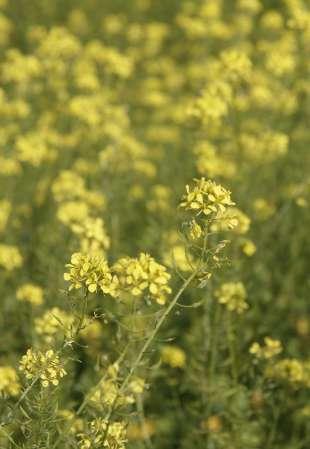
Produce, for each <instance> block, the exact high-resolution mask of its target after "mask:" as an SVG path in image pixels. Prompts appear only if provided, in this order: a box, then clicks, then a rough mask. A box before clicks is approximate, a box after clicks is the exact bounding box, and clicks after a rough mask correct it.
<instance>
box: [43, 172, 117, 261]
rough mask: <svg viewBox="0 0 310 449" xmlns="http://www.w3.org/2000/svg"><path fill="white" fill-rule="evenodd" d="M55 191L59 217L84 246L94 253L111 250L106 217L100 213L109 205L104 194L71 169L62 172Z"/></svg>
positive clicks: (53, 190) (54, 185) (55, 183)
mask: <svg viewBox="0 0 310 449" xmlns="http://www.w3.org/2000/svg"><path fill="white" fill-rule="evenodd" d="M80 165H81V164H80ZM84 168H85V167H84ZM52 192H53V195H54V198H55V200H56V201H57V203H58V204H59V205H58V210H57V218H58V219H59V220H60V221H61V222H62V223H63V224H65V225H66V226H67V227H68V228H69V229H70V230H71V231H72V233H73V234H75V235H76V236H77V237H78V239H79V242H80V250H81V251H82V252H85V253H93V254H95V253H100V252H102V251H105V250H107V249H108V248H109V246H110V239H109V237H108V235H107V232H106V229H105V224H104V221H103V219H102V218H99V217H96V215H97V214H98V211H99V210H102V209H103V208H104V206H105V198H104V196H103V195H102V194H101V193H99V192H97V191H94V190H88V189H86V186H85V181H84V179H83V178H82V177H81V176H80V175H79V174H78V173H76V172H75V171H70V170H64V171H62V172H61V173H60V174H59V176H58V178H57V179H56V180H55V181H54V182H53V184H52Z"/></svg>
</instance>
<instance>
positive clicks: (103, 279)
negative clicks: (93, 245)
mask: <svg viewBox="0 0 310 449" xmlns="http://www.w3.org/2000/svg"><path fill="white" fill-rule="evenodd" d="M66 267H67V268H69V272H67V273H65V274H64V279H65V281H68V282H70V283H71V285H70V287H69V290H72V289H76V290H77V289H80V288H82V287H84V288H86V289H87V290H88V291H89V292H90V293H94V292H97V291H98V290H101V291H102V292H103V293H105V294H109V295H111V296H113V297H116V296H117V294H118V290H117V289H118V284H119V282H118V279H117V277H116V276H115V275H113V274H112V273H111V270H110V268H109V266H108V263H107V261H106V260H105V258H104V257H101V256H97V255H84V254H82V253H74V254H72V256H71V263H69V264H67V265H66Z"/></svg>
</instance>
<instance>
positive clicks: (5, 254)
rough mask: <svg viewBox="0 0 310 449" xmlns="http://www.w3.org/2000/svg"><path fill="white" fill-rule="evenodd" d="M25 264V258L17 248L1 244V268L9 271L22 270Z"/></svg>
mask: <svg viewBox="0 0 310 449" xmlns="http://www.w3.org/2000/svg"><path fill="white" fill-rule="evenodd" d="M22 264H23V257H22V255H21V254H20V251H19V249H18V248H17V247H16V246H12V245H5V244H3V243H1V244H0V267H2V268H4V269H5V270H7V271H12V270H14V269H15V268H20V267H21V266H22Z"/></svg>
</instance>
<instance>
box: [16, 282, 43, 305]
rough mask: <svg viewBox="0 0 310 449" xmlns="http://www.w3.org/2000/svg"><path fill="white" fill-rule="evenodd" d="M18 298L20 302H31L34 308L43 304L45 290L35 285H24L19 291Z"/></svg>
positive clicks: (17, 292)
mask: <svg viewBox="0 0 310 449" xmlns="http://www.w3.org/2000/svg"><path fill="white" fill-rule="evenodd" d="M16 298H17V299H18V300H19V301H25V302H29V303H30V304H32V305H33V306H39V305H41V304H42V303H43V290H42V288H41V287H39V286H38V285H35V284H31V283H27V284H23V285H21V286H20V287H19V288H18V289H17V291H16Z"/></svg>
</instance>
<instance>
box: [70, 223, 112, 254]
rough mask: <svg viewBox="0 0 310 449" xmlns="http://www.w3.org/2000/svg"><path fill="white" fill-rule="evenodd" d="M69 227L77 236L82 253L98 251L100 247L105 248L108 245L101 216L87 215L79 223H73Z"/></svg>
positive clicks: (108, 240) (108, 241)
mask: <svg viewBox="0 0 310 449" xmlns="http://www.w3.org/2000/svg"><path fill="white" fill-rule="evenodd" d="M70 228H71V230H72V232H73V233H74V234H76V235H78V236H79V238H80V241H81V250H82V251H83V252H84V253H88V252H91V253H95V252H100V250H101V249H105V250H106V249H108V248H109V246H110V239H109V237H108V236H107V233H106V230H105V227H104V222H103V220H102V218H92V217H87V218H85V219H84V220H83V221H81V222H80V223H73V224H72V225H71V226H70Z"/></svg>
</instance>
